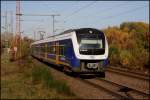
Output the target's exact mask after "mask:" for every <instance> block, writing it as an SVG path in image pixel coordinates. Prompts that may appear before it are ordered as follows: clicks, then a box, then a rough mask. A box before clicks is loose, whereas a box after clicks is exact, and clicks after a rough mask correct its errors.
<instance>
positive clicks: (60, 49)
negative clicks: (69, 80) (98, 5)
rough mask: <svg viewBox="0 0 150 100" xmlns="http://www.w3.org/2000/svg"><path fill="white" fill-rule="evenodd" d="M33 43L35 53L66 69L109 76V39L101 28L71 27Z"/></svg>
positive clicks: (84, 73)
mask: <svg viewBox="0 0 150 100" xmlns="http://www.w3.org/2000/svg"><path fill="white" fill-rule="evenodd" d="M30 46H31V55H32V56H33V57H36V58H38V59H41V60H43V61H45V62H48V63H51V64H55V65H57V66H59V67H61V68H62V69H63V70H64V71H65V72H70V73H76V74H79V75H96V76H101V77H105V70H106V66H107V65H108V42H107V38H106V36H105V34H104V33H103V32H102V31H101V30H98V29H95V28H79V29H70V30H66V31H64V32H62V33H60V34H57V35H53V36H50V37H48V38H45V39H42V40H38V41H35V42H33V43H31V45H30Z"/></svg>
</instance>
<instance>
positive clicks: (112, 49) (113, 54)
mask: <svg viewBox="0 0 150 100" xmlns="http://www.w3.org/2000/svg"><path fill="white" fill-rule="evenodd" d="M119 52H120V51H119V49H118V48H117V47H116V46H114V45H110V46H109V60H110V64H118V63H119Z"/></svg>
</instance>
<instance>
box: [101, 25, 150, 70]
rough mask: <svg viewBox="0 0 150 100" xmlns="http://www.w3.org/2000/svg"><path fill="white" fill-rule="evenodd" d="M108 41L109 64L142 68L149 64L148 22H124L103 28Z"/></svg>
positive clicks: (149, 34)
mask: <svg viewBox="0 0 150 100" xmlns="http://www.w3.org/2000/svg"><path fill="white" fill-rule="evenodd" d="M103 31H104V32H105V33H106V36H107V39H108V43H109V60H110V64H111V65H122V66H124V67H129V68H131V67H132V68H141V69H142V68H144V66H145V65H149V36H150V33H149V24H147V23H144V22H124V23H122V24H121V25H120V27H108V28H107V29H104V30H103Z"/></svg>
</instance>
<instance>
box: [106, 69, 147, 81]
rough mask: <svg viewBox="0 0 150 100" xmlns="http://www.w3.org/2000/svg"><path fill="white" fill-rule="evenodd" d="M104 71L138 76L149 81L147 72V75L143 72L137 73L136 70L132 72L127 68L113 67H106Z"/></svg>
mask: <svg viewBox="0 0 150 100" xmlns="http://www.w3.org/2000/svg"><path fill="white" fill-rule="evenodd" d="M106 71H108V72H114V73H117V74H122V75H125V76H129V77H134V78H138V79H140V80H146V81H149V74H148V75H147V74H143V73H137V72H133V71H129V70H123V69H120V68H114V67H110V68H107V70H106Z"/></svg>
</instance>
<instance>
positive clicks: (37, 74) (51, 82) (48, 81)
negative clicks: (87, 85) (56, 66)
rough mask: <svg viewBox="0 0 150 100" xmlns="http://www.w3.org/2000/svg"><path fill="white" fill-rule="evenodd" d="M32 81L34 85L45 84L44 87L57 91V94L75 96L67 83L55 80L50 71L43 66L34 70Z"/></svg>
mask: <svg viewBox="0 0 150 100" xmlns="http://www.w3.org/2000/svg"><path fill="white" fill-rule="evenodd" d="M32 81H33V83H34V84H38V83H40V82H41V83H43V86H44V87H46V88H48V89H51V88H54V89H56V91H57V92H59V93H63V94H67V95H73V94H72V92H71V91H70V88H69V87H68V86H67V84H66V83H65V82H62V81H58V80H55V79H54V78H53V77H52V75H51V73H50V71H49V69H48V68H45V67H42V66H36V67H34V68H33V69H32Z"/></svg>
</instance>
